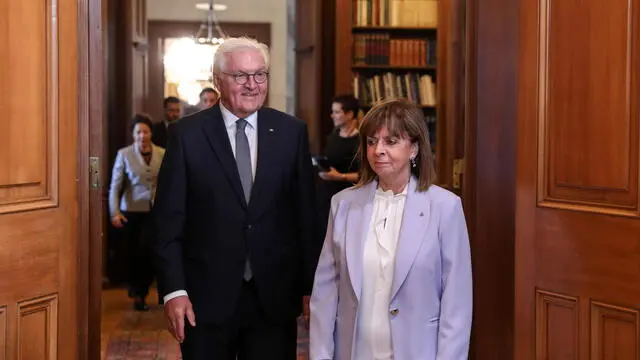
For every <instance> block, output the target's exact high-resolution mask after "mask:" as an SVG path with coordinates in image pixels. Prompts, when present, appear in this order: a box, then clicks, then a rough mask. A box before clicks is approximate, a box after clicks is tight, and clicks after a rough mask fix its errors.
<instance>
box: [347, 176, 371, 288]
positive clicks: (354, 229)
mask: <svg viewBox="0 0 640 360" xmlns="http://www.w3.org/2000/svg"><path fill="white" fill-rule="evenodd" d="M377 186H378V184H377V182H375V181H374V182H372V183H370V184H368V185H366V186H365V187H363V188H362V189H361V191H360V195H359V196H358V198H357V200H354V201H353V203H352V204H351V206H350V208H349V211H348V213H347V221H346V227H347V229H346V237H345V242H346V245H345V246H346V259H347V269H348V271H349V278H350V280H351V286H352V287H353V292H354V293H355V294H356V299H358V301H360V295H361V293H362V271H363V258H364V242H365V241H366V240H367V236H368V234H369V224H370V223H371V214H372V212H373V200H374V195H375V190H376V187H377Z"/></svg>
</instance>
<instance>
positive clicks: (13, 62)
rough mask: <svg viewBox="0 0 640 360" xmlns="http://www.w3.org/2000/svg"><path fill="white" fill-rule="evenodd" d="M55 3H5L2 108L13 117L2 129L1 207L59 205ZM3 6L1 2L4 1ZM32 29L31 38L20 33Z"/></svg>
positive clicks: (0, 70)
mask: <svg viewBox="0 0 640 360" xmlns="http://www.w3.org/2000/svg"><path fill="white" fill-rule="evenodd" d="M51 5H52V4H51V3H50V2H46V1H40V2H35V1H33V2H27V3H24V4H14V3H13V2H7V3H5V6H4V9H3V10H5V11H0V23H2V24H6V25H3V26H4V28H5V31H1V32H0V43H2V44H7V45H8V46H9V47H10V48H11V49H12V50H11V51H9V52H3V54H1V55H0V93H1V94H10V96H2V97H1V98H0V108H1V109H5V110H8V112H9V114H10V115H9V118H8V119H4V120H5V121H8V123H5V124H4V126H3V131H0V169H2V171H0V213H6V212H10V211H16V210H20V209H33V208H35V207H50V206H55V204H56V201H57V200H56V199H57V193H56V192H57V189H56V187H55V184H52V181H54V179H55V178H56V176H55V174H56V171H57V165H56V164H54V163H52V160H53V158H49V157H47V154H48V153H50V152H52V151H54V150H55V148H56V141H55V138H56V136H55V134H54V131H55V129H56V122H57V118H56V116H55V114H54V113H53V112H48V109H52V108H54V107H55V106H56V103H55V101H56V100H55V98H53V97H52V95H53V92H51V91H49V88H50V87H51V88H55V86H56V85H57V79H56V75H57V73H56V72H55V71H52V70H53V68H54V67H55V66H56V59H55V51H57V49H56V46H55V45H53V46H50V45H52V44H55V43H56V41H57V34H56V32H55V30H56V28H55V24H54V23H53V20H52V14H51ZM0 8H1V7H0ZM25 27H28V28H29V29H30V34H31V35H30V37H29V41H24V39H23V38H22V37H21V36H20V34H22V33H23V31H24V29H25Z"/></svg>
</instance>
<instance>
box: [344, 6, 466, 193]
mask: <svg viewBox="0 0 640 360" xmlns="http://www.w3.org/2000/svg"><path fill="white" fill-rule="evenodd" d="M335 14H336V16H335V26H336V28H335V80H334V85H335V92H336V93H349V92H353V93H354V94H355V95H356V96H357V97H358V98H359V100H360V102H361V103H362V105H363V108H364V111H365V112H366V111H367V110H368V109H370V108H371V106H372V104H374V103H375V102H377V101H379V100H381V99H383V98H385V97H404V98H408V99H409V100H411V101H413V102H414V103H416V104H418V105H420V107H421V108H422V109H423V111H424V113H425V121H426V122H427V126H428V128H429V133H430V137H431V142H432V150H433V151H434V153H435V157H436V168H437V172H438V173H439V174H440V176H439V183H440V184H442V185H445V186H447V187H450V185H451V183H452V181H451V176H452V173H453V163H454V160H456V159H458V158H461V157H464V149H463V147H462V144H464V119H463V117H464V109H463V107H464V104H463V103H464V96H463V95H461V94H464V57H463V51H464V46H463V45H462V44H464V16H465V12H464V1H461V0H336V13H335Z"/></svg>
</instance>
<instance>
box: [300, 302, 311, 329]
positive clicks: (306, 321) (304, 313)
mask: <svg viewBox="0 0 640 360" xmlns="http://www.w3.org/2000/svg"><path fill="white" fill-rule="evenodd" d="M310 302H311V296H308V295H306V296H303V297H302V316H303V318H304V325H305V327H306V328H307V330H309V318H310V316H311V308H310V307H309V303H310Z"/></svg>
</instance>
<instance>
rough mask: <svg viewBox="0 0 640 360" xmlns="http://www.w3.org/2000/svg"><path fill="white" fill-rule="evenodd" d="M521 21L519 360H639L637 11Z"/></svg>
mask: <svg viewBox="0 0 640 360" xmlns="http://www.w3.org/2000/svg"><path fill="white" fill-rule="evenodd" d="M520 11H521V13H520V22H519V24H520V34H519V39H520V49H519V59H520V60H519V68H518V69H519V108H518V120H517V125H518V126H517V127H518V137H517V141H518V144H517V147H518V152H517V172H516V174H517V175H516V248H515V253H516V258H515V266H516V293H515V331H516V336H515V353H516V359H552V360H555V359H584V360H586V359H617V360H627V359H628V360H637V359H639V358H640V219H639V215H640V207H639V193H638V183H639V178H638V170H639V169H638V162H639V158H638V152H639V150H640V149H639V143H638V136H639V128H638V122H639V121H640V112H639V110H640V108H639V105H640V92H639V91H638V90H639V86H640V82H639V80H640V79H639V76H640V66H639V64H640V28H639V26H640V1H639V0H627V1H624V0H608V1H602V0H561V1H551V0H522V1H521V5H520ZM504 71H507V70H504Z"/></svg>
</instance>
